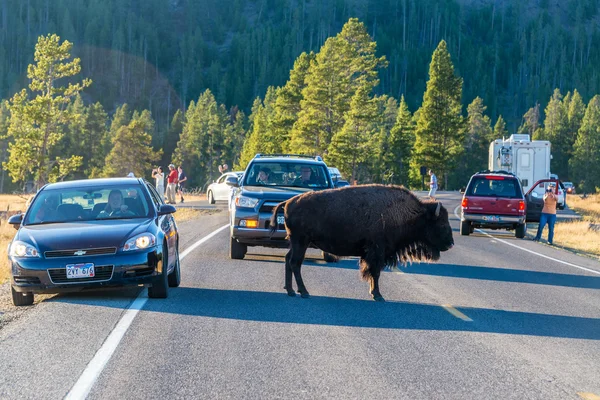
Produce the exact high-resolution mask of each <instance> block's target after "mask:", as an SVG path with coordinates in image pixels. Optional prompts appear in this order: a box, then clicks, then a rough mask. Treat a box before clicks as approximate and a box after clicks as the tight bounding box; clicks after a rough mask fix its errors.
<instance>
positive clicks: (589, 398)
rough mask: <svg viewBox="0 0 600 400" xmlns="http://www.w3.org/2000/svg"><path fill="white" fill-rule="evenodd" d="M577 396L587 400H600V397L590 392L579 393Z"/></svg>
mask: <svg viewBox="0 0 600 400" xmlns="http://www.w3.org/2000/svg"><path fill="white" fill-rule="evenodd" d="M577 395H578V396H579V397H581V398H582V399H585V400H600V396H598V395H597V394H594V393H589V392H577Z"/></svg>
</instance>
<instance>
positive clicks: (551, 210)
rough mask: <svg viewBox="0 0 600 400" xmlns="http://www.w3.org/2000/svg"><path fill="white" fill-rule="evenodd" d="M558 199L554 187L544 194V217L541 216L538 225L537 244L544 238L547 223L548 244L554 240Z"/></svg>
mask: <svg viewBox="0 0 600 400" xmlns="http://www.w3.org/2000/svg"><path fill="white" fill-rule="evenodd" d="M557 202H558V198H557V197H556V194H554V191H553V189H552V187H549V188H547V189H546V193H545V194H544V208H542V215H540V224H539V225H538V230H537V234H536V235H535V238H534V239H533V240H535V241H536V242H539V241H540V239H541V238H542V232H543V231H544V227H545V226H546V223H547V224H548V244H552V242H553V240H554V223H555V222H556V203H557Z"/></svg>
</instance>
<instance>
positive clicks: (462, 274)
mask: <svg viewBox="0 0 600 400" xmlns="http://www.w3.org/2000/svg"><path fill="white" fill-rule="evenodd" d="M245 261H251V262H261V263H265V262H266V263H276V264H284V263H285V259H284V257H283V256H276V255H265V254H249V257H248V258H247V259H245ZM302 266H303V267H319V268H341V269H355V270H358V268H359V266H358V258H343V259H340V260H339V261H338V262H335V263H327V262H325V261H323V260H321V259H318V258H307V259H306V260H305V261H304V262H303V263H302ZM398 270H399V271H400V272H403V273H405V274H415V275H431V276H445V277H449V278H462V279H478V280H484V281H498V282H515V283H529V284H535V285H550V286H563V287H573V288H582V289H600V276H590V275H573V274H558V273H551V272H539V271H527V270H520V269H510V268H495V267H483V266H469V265H454V264H442V263H414V264H409V265H407V266H399V267H398ZM390 271H391V270H389V269H386V270H385V271H384V272H390Z"/></svg>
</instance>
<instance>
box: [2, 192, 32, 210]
mask: <svg viewBox="0 0 600 400" xmlns="http://www.w3.org/2000/svg"><path fill="white" fill-rule="evenodd" d="M28 198H29V197H27V196H17V195H14V194H0V211H7V210H9V211H15V210H20V211H24V210H25V203H26V202H27V199H28Z"/></svg>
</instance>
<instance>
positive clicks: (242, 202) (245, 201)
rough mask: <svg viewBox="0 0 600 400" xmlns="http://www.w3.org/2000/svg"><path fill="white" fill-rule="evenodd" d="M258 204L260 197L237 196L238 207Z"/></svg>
mask: <svg viewBox="0 0 600 400" xmlns="http://www.w3.org/2000/svg"><path fill="white" fill-rule="evenodd" d="M257 204H258V199H255V198H254V197H246V196H238V197H236V198H235V205H236V206H238V207H247V208H254V207H256V205H257Z"/></svg>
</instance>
